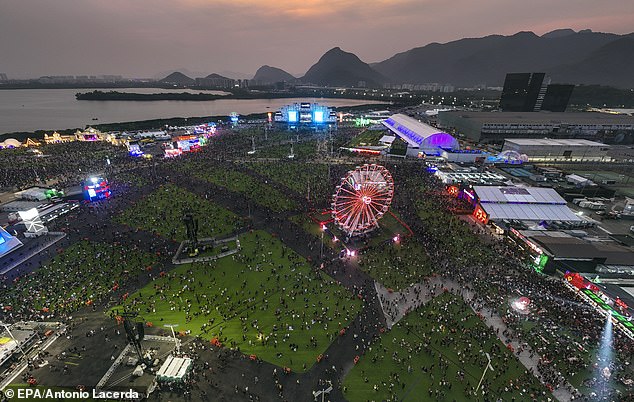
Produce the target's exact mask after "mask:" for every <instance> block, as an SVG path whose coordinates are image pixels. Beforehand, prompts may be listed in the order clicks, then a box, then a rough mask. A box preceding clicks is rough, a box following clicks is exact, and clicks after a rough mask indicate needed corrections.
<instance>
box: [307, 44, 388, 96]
mask: <svg viewBox="0 0 634 402" xmlns="http://www.w3.org/2000/svg"><path fill="white" fill-rule="evenodd" d="M300 80H301V81H302V82H304V83H307V84H316V85H326V86H355V87H356V86H359V81H364V82H365V84H366V86H368V87H378V86H381V84H383V83H384V82H387V81H388V80H387V79H386V78H385V77H384V76H383V75H382V74H380V73H378V72H377V71H375V70H374V69H372V67H370V66H369V65H368V64H367V63H364V62H362V61H361V60H360V59H359V58H358V57H357V56H355V55H354V54H352V53H348V52H344V51H343V50H341V49H340V48H338V47H335V48H333V49H330V50H329V51H327V52H326V53H325V54H324V55H323V56H321V58H320V59H319V61H318V62H317V63H315V64H314V65H313V66H312V67H311V68H310V69H309V70H308V71H307V72H306V74H305V75H304V76H303V77H302V78H300Z"/></svg>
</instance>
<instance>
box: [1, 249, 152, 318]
mask: <svg viewBox="0 0 634 402" xmlns="http://www.w3.org/2000/svg"><path fill="white" fill-rule="evenodd" d="M155 262H156V256H154V255H151V254H147V253H144V252H142V251H139V250H134V249H133V248H130V247H128V248H122V247H121V246H120V245H115V244H103V243H90V242H87V241H81V242H78V243H75V244H73V245H72V246H70V247H69V248H67V249H66V250H64V252H63V253H61V254H59V255H57V256H56V257H55V258H54V259H53V260H51V261H50V262H49V263H47V264H46V265H44V266H42V268H40V269H38V270H37V271H35V272H33V273H32V274H29V275H27V276H24V277H22V278H20V280H19V281H18V282H17V283H16V284H15V286H14V287H12V288H9V289H7V290H2V291H0V296H1V299H2V303H3V305H4V306H7V305H9V306H12V309H13V311H15V312H22V311H25V312H26V311H29V310H34V311H37V310H41V309H49V310H50V312H54V313H60V312H66V313H70V312H73V311H75V310H78V309H80V308H82V307H84V306H85V305H86V303H87V302H89V301H90V300H92V301H93V302H97V301H99V300H102V299H104V298H106V297H107V296H108V295H109V294H110V293H111V292H112V289H113V287H114V286H115V284H124V283H125V281H126V280H127V279H129V278H134V277H136V276H137V275H138V274H139V273H140V272H142V271H143V270H144V269H145V268H146V267H148V266H151V265H152V264H154V263H155Z"/></svg>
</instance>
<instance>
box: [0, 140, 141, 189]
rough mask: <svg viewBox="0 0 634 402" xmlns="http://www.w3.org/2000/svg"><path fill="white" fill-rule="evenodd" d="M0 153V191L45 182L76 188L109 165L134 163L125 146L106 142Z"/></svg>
mask: <svg viewBox="0 0 634 402" xmlns="http://www.w3.org/2000/svg"><path fill="white" fill-rule="evenodd" d="M0 151H1V152H0V192H4V191H15V190H16V189H17V190H21V189H24V188H26V187H29V186H33V185H35V184H46V183H54V185H55V187H56V188H61V189H63V188H65V187H67V186H74V185H79V184H80V182H81V181H82V180H85V179H86V176H87V175H89V174H95V173H99V172H102V171H104V170H106V168H107V167H108V166H116V167H117V169H124V168H127V167H131V166H134V164H135V161H133V160H130V157H129V156H128V153H127V150H126V148H125V147H116V146H113V145H111V144H109V143H106V142H82V141H75V142H69V143H60V144H49V145H42V146H40V147H37V148H33V147H31V148H15V149H2V150H0ZM108 160H109V161H110V165H108Z"/></svg>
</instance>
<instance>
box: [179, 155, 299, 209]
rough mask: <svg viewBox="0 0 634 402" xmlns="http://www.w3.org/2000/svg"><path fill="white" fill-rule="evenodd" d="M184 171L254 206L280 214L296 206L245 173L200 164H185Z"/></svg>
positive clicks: (279, 193) (282, 195) (284, 196)
mask: <svg viewBox="0 0 634 402" xmlns="http://www.w3.org/2000/svg"><path fill="white" fill-rule="evenodd" d="M185 166H186V170H187V171H189V172H194V173H193V174H194V176H196V177H198V178H199V179H202V180H205V181H208V182H210V183H213V184H215V185H217V186H220V187H224V188H226V189H228V190H230V191H234V192H236V193H240V194H243V195H244V196H246V197H247V198H249V199H250V200H251V201H253V202H254V203H256V204H259V205H262V206H264V207H266V208H269V209H271V210H273V211H277V212H282V211H288V210H292V209H295V208H297V204H296V203H295V202H294V201H292V200H290V199H289V198H288V197H287V196H286V195H284V194H282V193H281V192H279V191H278V190H276V189H274V188H272V187H271V186H269V185H267V184H265V183H261V182H259V181H258V180H257V179H255V178H253V177H251V176H249V175H248V174H246V173H243V172H239V171H237V170H232V169H218V168H208V167H205V166H204V165H202V164H197V163H191V162H189V163H186V164H185Z"/></svg>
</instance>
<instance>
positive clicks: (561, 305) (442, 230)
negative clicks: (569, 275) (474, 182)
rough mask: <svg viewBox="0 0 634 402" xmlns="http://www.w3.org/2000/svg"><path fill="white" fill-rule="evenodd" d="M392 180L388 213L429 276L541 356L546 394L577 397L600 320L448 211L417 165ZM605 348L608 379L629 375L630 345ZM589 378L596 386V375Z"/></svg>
mask: <svg viewBox="0 0 634 402" xmlns="http://www.w3.org/2000/svg"><path fill="white" fill-rule="evenodd" d="M392 174H393V175H394V176H395V182H396V183H397V185H398V183H400V186H398V188H397V191H396V192H395V194H396V197H395V204H396V208H397V209H398V211H399V212H400V213H401V215H402V216H403V218H404V220H405V221H407V222H408V224H409V225H410V227H411V228H412V229H413V231H414V232H415V233H416V235H417V238H418V240H419V241H421V242H422V244H423V246H424V248H425V249H426V250H427V254H428V255H429V257H430V259H431V260H432V264H433V266H434V270H435V272H436V273H437V274H439V275H441V276H443V277H446V278H449V279H451V280H454V281H456V282H457V283H459V284H461V285H462V286H464V287H465V289H469V290H471V291H473V292H474V293H475V294H476V295H477V298H476V300H474V301H473V302H474V304H475V305H478V306H481V307H482V308H485V307H486V308H489V309H491V310H494V311H496V312H497V313H498V314H499V315H500V316H501V317H502V319H503V320H504V322H505V323H506V324H507V326H508V327H509V331H508V334H507V335H508V337H510V338H511V339H517V340H520V341H521V342H522V343H525V344H526V345H530V346H531V347H532V348H533V351H534V353H537V354H538V355H539V356H540V357H541V362H540V365H539V373H535V374H536V375H537V376H539V377H540V378H542V380H543V382H544V383H546V384H549V386H551V387H553V388H557V387H558V386H568V387H570V389H569V391H570V393H572V394H573V395H579V392H578V390H576V389H573V387H571V386H570V385H569V383H568V380H570V379H571V378H573V376H574V375H576V374H578V373H579V372H580V371H582V370H584V369H586V368H587V367H591V366H592V365H593V363H594V361H595V357H594V351H596V349H597V348H598V343H599V341H600V339H601V332H602V329H603V328H604V321H605V318H604V317H603V316H602V315H600V314H599V313H597V312H596V311H594V310H593V309H592V308H589V307H588V306H587V305H584V302H583V301H582V300H580V298H579V297H578V296H577V295H576V294H575V292H573V291H572V290H571V289H570V288H568V287H567V286H566V285H565V284H564V282H563V280H560V279H555V278H550V277H547V276H544V275H542V274H539V273H537V272H536V271H535V270H534V269H532V268H531V267H529V266H528V264H527V263H526V262H525V261H524V260H523V259H522V257H521V256H520V255H519V254H518V253H517V252H516V250H514V249H513V248H512V247H511V246H510V245H509V244H508V243H506V242H492V241H491V238H490V236H488V235H485V234H483V233H484V231H483V229H481V228H480V227H478V226H476V225H475V224H471V226H470V225H469V224H468V223H466V222H465V221H463V220H461V219H459V218H457V217H456V216H454V215H452V214H450V213H448V211H449V210H450V209H453V208H455V207H456V206H455V202H456V201H455V200H454V199H453V198H451V197H449V196H448V195H447V194H446V193H443V192H442V191H439V189H442V188H443V186H442V184H441V183H440V182H439V180H437V179H436V178H435V177H434V176H431V175H427V174H421V167H420V166H419V165H414V164H412V165H408V164H402V165H399V166H398V168H397V169H395V172H392ZM411 200H421V201H419V202H411ZM520 296H526V297H528V298H530V299H531V300H532V304H533V305H534V306H535V312H534V314H532V315H531V316H529V317H525V316H522V315H520V314H518V313H517V312H516V311H514V310H513V309H512V308H511V306H510V302H511V301H512V300H514V299H516V298H518V297H520ZM537 311H539V314H537ZM526 321H528V322H532V323H533V325H526ZM542 339H543V340H542ZM613 348H614V350H615V352H616V353H615V360H614V362H613V364H612V368H613V369H614V370H613V373H615V375H614V380H613V381H619V380H618V379H619V378H625V377H627V376H631V375H632V373H631V370H630V371H629V372H628V369H627V366H628V364H629V359H630V357H631V356H632V352H633V351H634V345H633V343H632V342H631V340H629V338H627V337H626V336H625V335H624V334H622V333H620V331H616V332H615V339H614V343H613ZM594 374H595V380H596V381H599V379H598V378H596V377H598V374H597V371H596V370H594ZM566 384H568V385H566ZM630 396H631V394H630Z"/></svg>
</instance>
